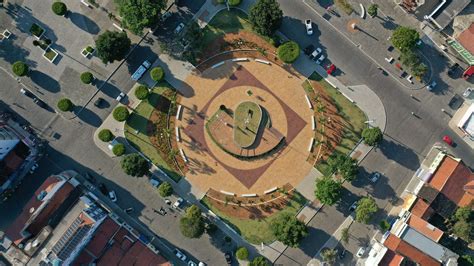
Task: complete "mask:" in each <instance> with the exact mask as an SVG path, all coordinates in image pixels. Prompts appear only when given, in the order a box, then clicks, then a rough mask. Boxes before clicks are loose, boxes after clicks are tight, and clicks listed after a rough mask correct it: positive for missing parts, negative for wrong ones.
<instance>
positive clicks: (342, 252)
mask: <svg viewBox="0 0 474 266" xmlns="http://www.w3.org/2000/svg"><path fill="white" fill-rule="evenodd" d="M337 256H338V257H339V259H340V260H342V259H344V257H345V256H346V250H345V249H344V248H343V247H339V248H338V249H337Z"/></svg>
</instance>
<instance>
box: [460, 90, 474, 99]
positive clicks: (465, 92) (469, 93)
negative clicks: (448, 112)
mask: <svg viewBox="0 0 474 266" xmlns="http://www.w3.org/2000/svg"><path fill="white" fill-rule="evenodd" d="M472 91H473V89H472V88H467V89H466V90H465V91H464V92H463V93H462V96H464V97H466V98H468V97H469V95H471V92H472Z"/></svg>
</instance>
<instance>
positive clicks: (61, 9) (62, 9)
mask: <svg viewBox="0 0 474 266" xmlns="http://www.w3.org/2000/svg"><path fill="white" fill-rule="evenodd" d="M51 9H52V10H53V12H54V14H56V15H58V16H64V15H66V13H67V6H66V4H65V3H63V2H60V1H56V2H54V3H53V5H52V6H51Z"/></svg>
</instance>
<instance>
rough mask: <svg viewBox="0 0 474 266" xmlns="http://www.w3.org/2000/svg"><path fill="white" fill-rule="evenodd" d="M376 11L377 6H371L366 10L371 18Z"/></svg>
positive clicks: (374, 15)
mask: <svg viewBox="0 0 474 266" xmlns="http://www.w3.org/2000/svg"><path fill="white" fill-rule="evenodd" d="M378 9H379V6H378V5H377V4H371V5H370V6H369V8H367V13H368V14H369V15H370V16H371V17H376V16H377V11H378Z"/></svg>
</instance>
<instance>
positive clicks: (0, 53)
mask: <svg viewBox="0 0 474 266" xmlns="http://www.w3.org/2000/svg"><path fill="white" fill-rule="evenodd" d="M15 39H16V37H15V35H13V36H11V37H10V38H9V39H4V40H2V42H0V58H2V59H3V60H5V61H6V62H8V63H10V64H13V63H15V62H16V61H23V62H25V63H26V64H27V65H28V66H29V67H30V68H34V67H36V66H37V63H36V61H32V60H30V59H28V56H29V55H30V51H28V50H26V49H24V48H23V47H21V46H17V45H16V44H15Z"/></svg>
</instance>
